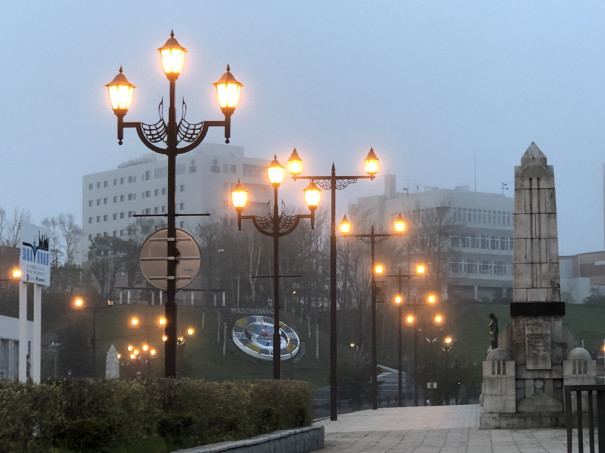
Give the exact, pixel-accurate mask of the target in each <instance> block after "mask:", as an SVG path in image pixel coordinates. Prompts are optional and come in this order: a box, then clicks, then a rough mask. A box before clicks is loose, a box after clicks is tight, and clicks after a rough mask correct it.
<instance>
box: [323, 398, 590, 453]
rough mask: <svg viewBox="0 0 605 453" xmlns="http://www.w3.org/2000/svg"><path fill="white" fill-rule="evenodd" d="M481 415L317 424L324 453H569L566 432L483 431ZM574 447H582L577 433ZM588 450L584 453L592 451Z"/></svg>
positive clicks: (405, 412) (343, 417) (408, 415)
mask: <svg viewBox="0 0 605 453" xmlns="http://www.w3.org/2000/svg"><path fill="white" fill-rule="evenodd" d="M480 413H481V407H480V406H478V405H466V406H432V407H397V408H385V409H378V410H375V411H372V410H366V411H360V412H353V413H349V414H340V415H339V416H338V420H336V421H330V419H324V420H319V421H316V422H315V423H314V424H315V425H322V426H324V427H325V448H324V449H323V450H320V451H322V452H346V453H366V452H368V453H370V452H372V453H379V452H389V453H412V452H413V453H462V452H465V453H466V452H468V453H538V452H539V453H544V452H548V453H567V437H566V436H567V434H566V431H565V429H533V430H526V429H518V430H507V429H491V430H483V429H481V430H480V429H479V414H480ZM584 439H585V440H586V436H585V438H584ZM574 441H575V442H576V445H577V438H576V434H575V433H574ZM585 444H586V446H585V447H584V451H586V452H588V451H590V450H589V449H588V444H587V442H585ZM573 451H574V452H577V448H574V449H573Z"/></svg>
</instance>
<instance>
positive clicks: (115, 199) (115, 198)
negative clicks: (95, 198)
mask: <svg viewBox="0 0 605 453" xmlns="http://www.w3.org/2000/svg"><path fill="white" fill-rule="evenodd" d="M113 202H114V203H117V202H118V196H117V195H114V196H113Z"/></svg>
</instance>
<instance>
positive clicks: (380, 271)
mask: <svg viewBox="0 0 605 453" xmlns="http://www.w3.org/2000/svg"><path fill="white" fill-rule="evenodd" d="M374 273H375V274H376V275H382V274H384V264H382V263H376V265H375V266H374Z"/></svg>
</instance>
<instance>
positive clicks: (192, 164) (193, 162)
mask: <svg viewBox="0 0 605 453" xmlns="http://www.w3.org/2000/svg"><path fill="white" fill-rule="evenodd" d="M196 171H197V167H196V166H195V161H194V160H193V159H191V165H189V173H195V172H196Z"/></svg>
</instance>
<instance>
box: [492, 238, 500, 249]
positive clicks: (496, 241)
mask: <svg viewBox="0 0 605 453" xmlns="http://www.w3.org/2000/svg"><path fill="white" fill-rule="evenodd" d="M499 239H500V238H498V237H496V236H492V237H491V247H490V248H491V249H492V250H499V249H500V248H499V247H498V246H499V245H500V240H499Z"/></svg>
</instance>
